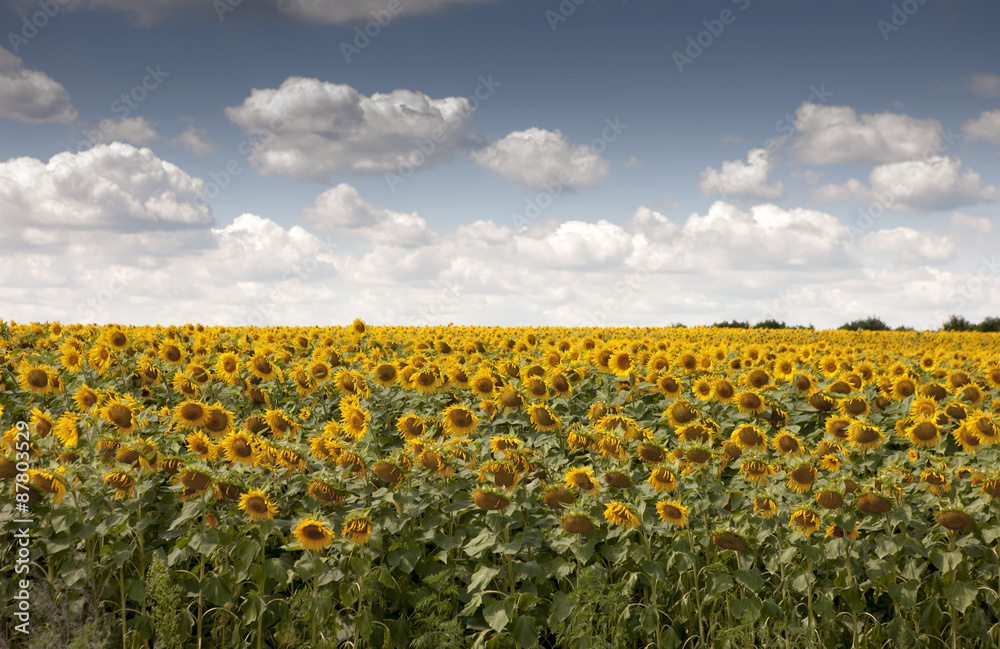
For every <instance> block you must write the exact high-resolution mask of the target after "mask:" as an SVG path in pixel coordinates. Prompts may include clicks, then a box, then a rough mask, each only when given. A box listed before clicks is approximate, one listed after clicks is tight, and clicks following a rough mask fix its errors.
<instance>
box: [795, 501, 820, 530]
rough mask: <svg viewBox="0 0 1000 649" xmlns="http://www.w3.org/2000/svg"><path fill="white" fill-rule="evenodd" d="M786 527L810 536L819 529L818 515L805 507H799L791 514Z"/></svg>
mask: <svg viewBox="0 0 1000 649" xmlns="http://www.w3.org/2000/svg"><path fill="white" fill-rule="evenodd" d="M788 526H789V527H794V528H795V529H797V530H798V531H800V532H802V533H803V534H805V535H806V536H810V535H811V534H812V533H813V532H815V531H816V530H818V529H819V515H818V514H817V513H816V512H814V511H813V510H811V509H809V508H807V507H800V508H799V509H796V510H795V512H794V513H793V514H792V517H791V518H790V519H789V521H788Z"/></svg>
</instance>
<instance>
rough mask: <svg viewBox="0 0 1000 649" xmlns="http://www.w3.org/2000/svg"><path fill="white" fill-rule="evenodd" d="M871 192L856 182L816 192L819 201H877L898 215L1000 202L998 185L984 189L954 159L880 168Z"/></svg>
mask: <svg viewBox="0 0 1000 649" xmlns="http://www.w3.org/2000/svg"><path fill="white" fill-rule="evenodd" d="M868 178H869V182H870V184H871V188H870V189H869V188H868V187H866V186H865V185H864V184H863V183H861V182H860V181H858V180H857V179H854V178H852V179H850V180H848V181H847V183H845V184H843V185H824V186H823V187H820V188H817V189H816V190H815V192H814V193H813V198H815V199H817V200H828V201H830V200H833V201H842V200H854V201H860V202H868V201H878V202H879V203H881V204H883V206H884V207H887V208H888V209H891V210H894V211H898V212H936V211H939V210H950V209H955V208H957V207H962V206H964V205H976V204H978V203H989V202H993V201H995V200H997V198H1000V191H998V189H997V186H996V185H985V184H984V183H983V180H982V178H981V177H980V175H979V174H978V173H976V172H974V171H972V170H970V169H966V170H964V171H963V170H962V161H961V160H959V159H958V158H955V157H953V156H931V157H928V158H927V159H925V160H914V161H909V162H894V163H892V164H885V165H879V166H877V167H875V168H874V169H872V172H871V174H869V177H868Z"/></svg>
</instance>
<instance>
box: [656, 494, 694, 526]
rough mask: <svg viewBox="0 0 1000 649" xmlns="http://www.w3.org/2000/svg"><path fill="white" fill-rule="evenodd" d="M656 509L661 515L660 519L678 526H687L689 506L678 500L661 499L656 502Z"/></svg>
mask: <svg viewBox="0 0 1000 649" xmlns="http://www.w3.org/2000/svg"><path fill="white" fill-rule="evenodd" d="M656 511H657V513H658V514H659V515H660V520H661V521H663V522H665V523H670V524H671V525H676V526H677V527H687V521H688V518H687V515H688V508H687V507H685V506H684V505H682V504H680V503H679V502H677V501H676V500H671V501H666V500H661V501H660V502H658V503H656Z"/></svg>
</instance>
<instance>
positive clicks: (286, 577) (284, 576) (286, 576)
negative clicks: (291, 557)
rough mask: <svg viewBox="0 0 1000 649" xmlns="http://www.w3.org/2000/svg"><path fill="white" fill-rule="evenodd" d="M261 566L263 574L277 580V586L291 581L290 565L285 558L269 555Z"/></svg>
mask: <svg viewBox="0 0 1000 649" xmlns="http://www.w3.org/2000/svg"><path fill="white" fill-rule="evenodd" d="M262 568H263V571H264V576H265V577H267V578H268V579H273V580H274V581H276V582H278V585H279V586H284V585H285V584H287V583H288V582H289V581H291V573H292V565H291V563H289V562H288V560H287V559H284V558H282V557H271V558H270V559H267V560H266V561H264V565H263V566H262Z"/></svg>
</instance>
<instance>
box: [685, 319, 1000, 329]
mask: <svg viewBox="0 0 1000 649" xmlns="http://www.w3.org/2000/svg"><path fill="white" fill-rule="evenodd" d="M671 326H673V327H684V326H685V325H684V324H682V323H679V322H678V323H675V324H673V325H671ZM712 326H713V327H716V328H719V329H811V330H812V329H815V327H814V326H813V325H811V324H810V325H808V326H803V325H788V324H785V323H784V322H781V321H778V320H774V319H771V318H769V319H767V320H761V321H760V322H758V323H757V324H755V325H751V324H750V322H749V321H747V320H723V321H721V322H716V323H714V324H713V325H712ZM837 328H838V329H843V330H844V331H915V330H914V329H913V327H907V326H906V325H900V326H899V327H896V328H895V329H893V328H892V327H890V326H889V325H887V324H886V323H885V321H884V320H882V318H879V317H876V316H868V317H867V318H860V319H858V320H852V321H851V322H846V323H844V324H842V325H840V326H839V327H837ZM941 331H980V332H1000V318H997V317H992V316H991V317H989V318H986V319H984V320H983V321H982V322H980V323H979V324H973V323H972V322H969V321H968V320H967V319H966V318H964V317H963V316H960V315H953V316H950V317H949V318H948V319H947V320H945V322H944V324H943V325H942V326H941Z"/></svg>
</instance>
